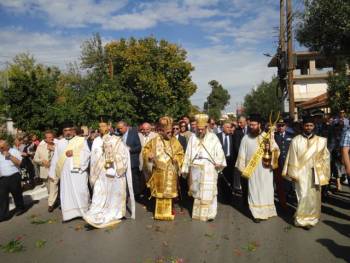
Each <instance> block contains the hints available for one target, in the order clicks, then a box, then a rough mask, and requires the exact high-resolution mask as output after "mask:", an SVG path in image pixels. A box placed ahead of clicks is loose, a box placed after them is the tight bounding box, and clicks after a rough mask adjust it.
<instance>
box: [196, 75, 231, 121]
mask: <svg viewBox="0 0 350 263" xmlns="http://www.w3.org/2000/svg"><path fill="white" fill-rule="evenodd" d="M208 84H209V85H210V86H211V93H210V94H209V96H208V97H207V101H206V102H204V107H203V108H204V111H205V112H206V113H207V114H208V115H209V116H211V117H212V118H214V119H215V120H219V119H220V117H221V111H222V110H223V109H224V108H225V107H226V106H227V105H228V104H229V100H230V97H231V96H230V94H229V93H228V91H227V90H226V89H224V87H223V86H222V85H221V84H220V83H219V82H218V81H216V80H211V81H209V83H208Z"/></svg>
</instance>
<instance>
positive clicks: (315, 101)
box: [298, 92, 328, 110]
mask: <svg viewBox="0 0 350 263" xmlns="http://www.w3.org/2000/svg"><path fill="white" fill-rule="evenodd" d="M298 107H299V108H302V109H303V110H310V109H316V108H325V107H328V93H327V92H326V93H323V94H321V95H319V96H317V97H314V98H312V99H309V100H307V101H304V102H302V103H300V104H299V105H298Z"/></svg>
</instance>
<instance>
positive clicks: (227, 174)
mask: <svg viewBox="0 0 350 263" xmlns="http://www.w3.org/2000/svg"><path fill="white" fill-rule="evenodd" d="M226 164H227V166H226V167H225V168H224V170H222V176H220V177H219V178H218V195H219V199H220V201H224V202H230V201H231V200H232V189H233V188H232V187H233V172H234V163H233V160H232V159H230V158H226Z"/></svg>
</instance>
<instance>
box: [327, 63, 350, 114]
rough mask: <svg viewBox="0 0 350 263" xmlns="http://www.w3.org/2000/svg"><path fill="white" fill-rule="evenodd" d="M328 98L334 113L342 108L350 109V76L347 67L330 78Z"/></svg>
mask: <svg viewBox="0 0 350 263" xmlns="http://www.w3.org/2000/svg"><path fill="white" fill-rule="evenodd" d="M328 98H329V99H328V100H329V107H330V108H331V111H332V112H333V113H337V112H339V111H340V110H346V111H347V112H349V111H350V76H349V75H347V74H346V70H345V69H343V70H342V71H341V72H339V73H338V74H337V75H335V74H333V75H330V77H329V78H328Z"/></svg>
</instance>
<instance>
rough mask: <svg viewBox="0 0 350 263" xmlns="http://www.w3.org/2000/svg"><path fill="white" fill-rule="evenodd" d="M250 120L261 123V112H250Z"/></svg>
mask: <svg viewBox="0 0 350 263" xmlns="http://www.w3.org/2000/svg"><path fill="white" fill-rule="evenodd" d="M249 121H256V122H259V123H261V121H262V119H261V115H260V114H257V113H254V114H250V115H249Z"/></svg>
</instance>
